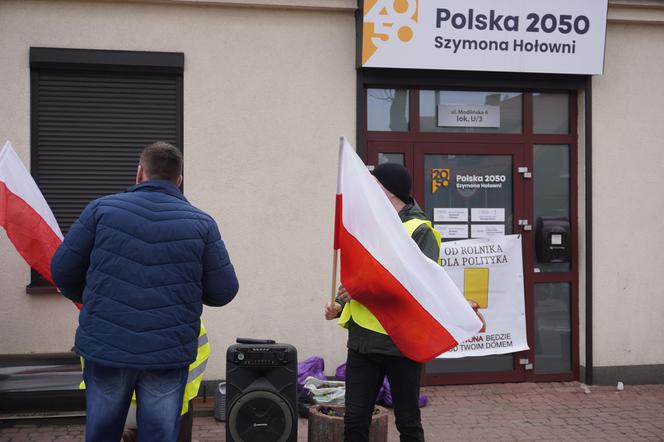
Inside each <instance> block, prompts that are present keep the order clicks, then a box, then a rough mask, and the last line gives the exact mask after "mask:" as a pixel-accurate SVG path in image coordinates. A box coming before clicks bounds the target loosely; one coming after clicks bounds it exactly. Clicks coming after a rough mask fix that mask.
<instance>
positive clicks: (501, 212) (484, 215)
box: [470, 207, 505, 222]
mask: <svg viewBox="0 0 664 442" xmlns="http://www.w3.org/2000/svg"><path fill="white" fill-rule="evenodd" d="M470 220H471V221H473V222H478V221H479V222H504V221H505V209H504V208H503V207H498V208H496V209H482V208H472V209H470Z"/></svg>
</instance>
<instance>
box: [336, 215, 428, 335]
mask: <svg viewBox="0 0 664 442" xmlns="http://www.w3.org/2000/svg"><path fill="white" fill-rule="evenodd" d="M422 224H426V225H427V226H428V227H429V228H430V229H431V231H432V232H433V236H435V237H436V240H437V241H438V244H440V240H441V238H440V233H439V232H438V230H436V229H434V228H433V226H432V225H431V221H427V220H424V219H410V220H408V221H406V222H404V223H403V226H404V227H405V228H406V231H407V232H408V235H410V236H413V233H414V232H415V230H417V228H418V227H420V226H421V225H422ZM439 253H440V252H439ZM439 260H440V256H438V257H436V262H439ZM350 318H353V322H354V323H356V324H357V325H359V326H360V327H362V328H366V329H368V330H371V331H375V332H378V333H381V334H384V335H386V334H387V332H386V331H385V329H384V328H383V326H382V325H381V323H380V322H379V321H378V319H377V318H376V317H375V316H374V315H373V313H371V312H370V311H369V309H368V308H366V307H365V306H363V305H362V304H360V303H359V302H357V301H356V300H354V299H351V300H350V302H347V303H346V305H344V309H343V310H342V312H341V317H340V318H339V325H340V326H342V327H344V328H348V321H350Z"/></svg>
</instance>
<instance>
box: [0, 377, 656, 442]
mask: <svg viewBox="0 0 664 442" xmlns="http://www.w3.org/2000/svg"><path fill="white" fill-rule="evenodd" d="M422 394H425V395H427V396H428V398H429V404H428V405H427V406H426V407H424V408H422V423H423V425H424V430H425V433H426V439H427V440H428V441H478V440H481V441H561V440H564V441H589V440H602V441H649V440H653V441H657V440H659V441H664V385H626V386H625V389H624V390H623V391H617V390H616V388H615V387H606V386H586V385H584V384H581V383H579V382H550V383H537V384H535V383H515V384H482V385H461V386H442V387H424V388H422ZM389 417H390V428H389V434H388V442H398V441H399V435H398V432H397V430H396V428H395V426H394V415H393V414H392V412H390V416H389ZM84 431H85V427H84V425H83V424H82V423H80V424H76V423H74V424H72V423H71V422H64V421H63V422H59V421H58V420H54V419H51V420H48V421H10V420H7V421H0V442H17V441H33V442H75V441H76V442H78V441H81V440H83V435H84ZM193 434H194V439H195V440H198V441H199V442H218V441H224V440H225V427H224V423H223V422H217V421H216V420H215V419H214V418H213V417H211V416H210V417H196V418H195V419H194V429H193ZM306 440H307V420H306V419H300V420H299V426H298V442H303V441H306Z"/></svg>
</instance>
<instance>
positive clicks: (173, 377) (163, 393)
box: [83, 361, 188, 442]
mask: <svg viewBox="0 0 664 442" xmlns="http://www.w3.org/2000/svg"><path fill="white" fill-rule="evenodd" d="M187 374H188V367H186V366H185V367H182V368H176V369H168V370H137V369H131V368H115V367H108V366H105V365H101V364H97V363H94V362H91V361H85V365H84V367H83V380H85V386H86V393H85V399H86V407H85V410H86V422H85V440H86V441H88V442H104V441H109V442H118V441H119V440H120V439H121V437H122V429H123V428H124V423H125V419H126V418H127V411H128V409H129V404H130V403H131V396H132V392H133V391H136V401H137V415H136V421H137V427H138V437H139V440H140V441H141V442H148V441H155V442H156V441H159V442H170V441H173V442H175V441H176V440H177V438H178V432H179V430H180V413H181V411H182V397H183V396H184V389H185V386H186V384H187Z"/></svg>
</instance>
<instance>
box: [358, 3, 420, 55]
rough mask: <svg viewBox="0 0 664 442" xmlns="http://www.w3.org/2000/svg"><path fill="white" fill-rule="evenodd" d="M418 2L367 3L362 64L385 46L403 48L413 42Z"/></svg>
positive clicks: (365, 5)
mask: <svg viewBox="0 0 664 442" xmlns="http://www.w3.org/2000/svg"><path fill="white" fill-rule="evenodd" d="M417 1H418V0H365V1H364V26H363V29H362V31H363V41H362V64H363V65H364V64H365V63H366V62H367V61H368V60H369V59H370V58H371V56H373V54H374V53H375V52H376V51H377V50H378V49H380V47H381V46H384V45H388V44H390V45H393V44H403V43H407V42H409V41H410V40H411V39H412V38H413V28H414V27H415V26H414V25H415V24H417Z"/></svg>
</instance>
